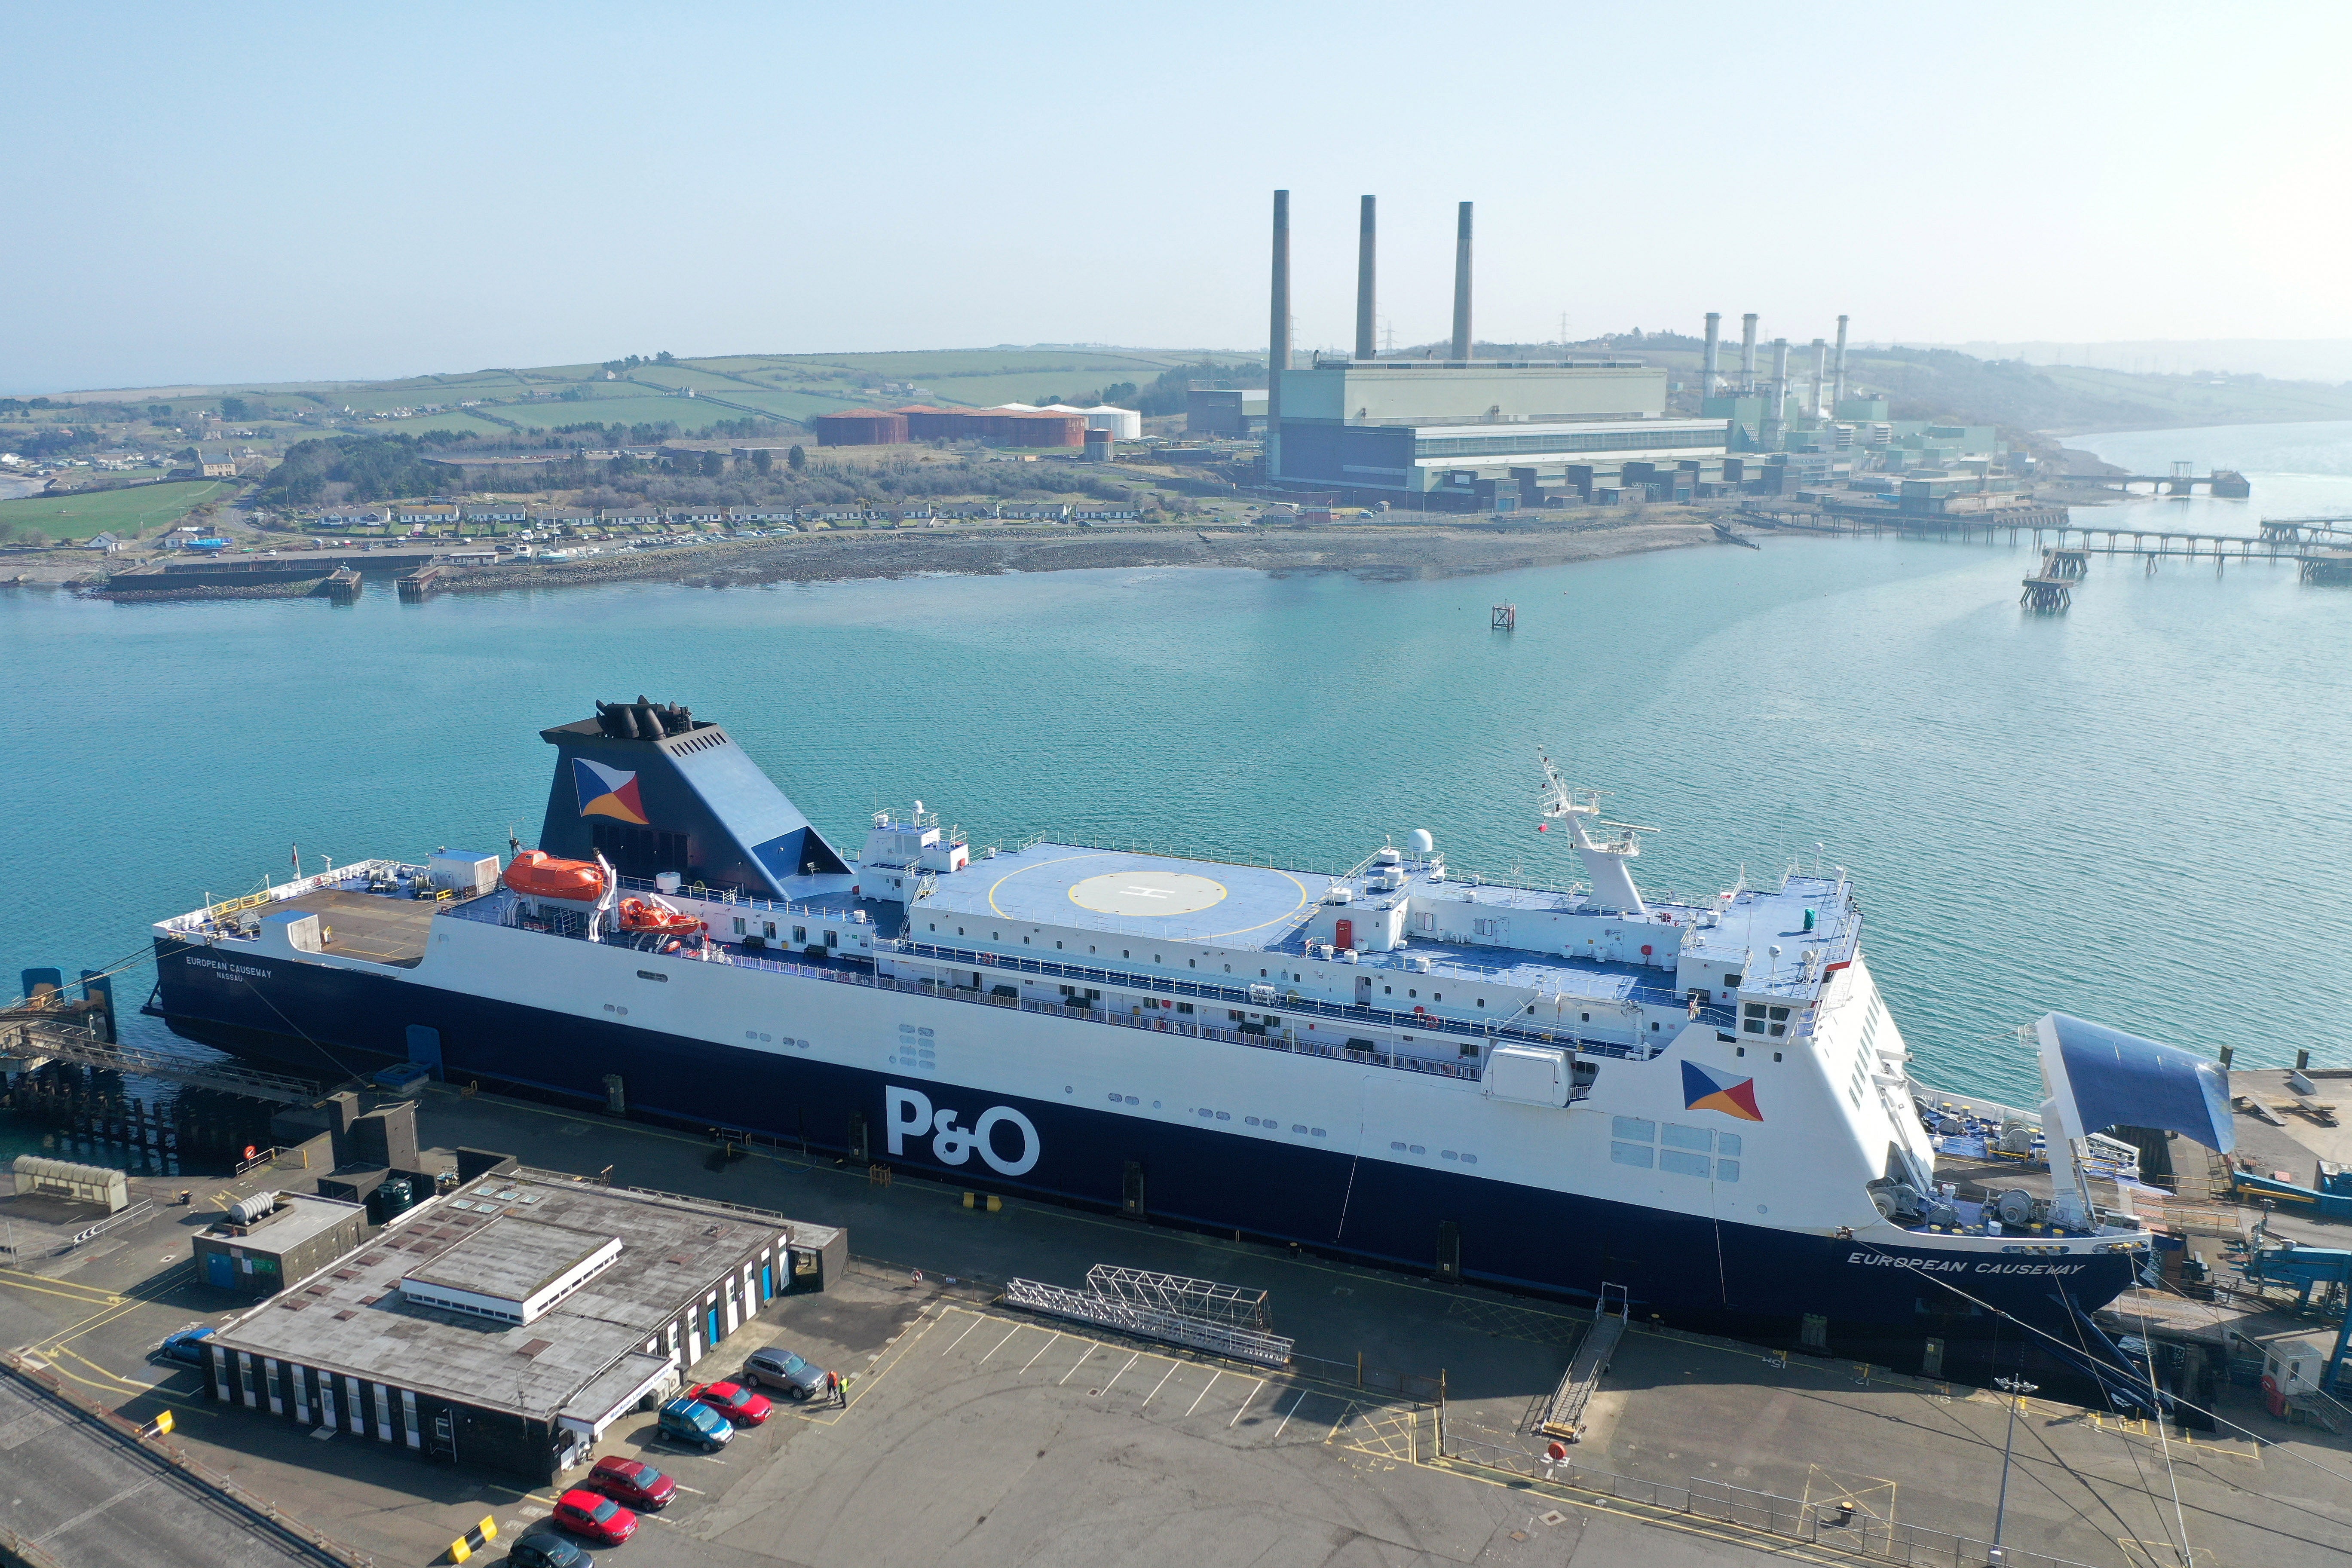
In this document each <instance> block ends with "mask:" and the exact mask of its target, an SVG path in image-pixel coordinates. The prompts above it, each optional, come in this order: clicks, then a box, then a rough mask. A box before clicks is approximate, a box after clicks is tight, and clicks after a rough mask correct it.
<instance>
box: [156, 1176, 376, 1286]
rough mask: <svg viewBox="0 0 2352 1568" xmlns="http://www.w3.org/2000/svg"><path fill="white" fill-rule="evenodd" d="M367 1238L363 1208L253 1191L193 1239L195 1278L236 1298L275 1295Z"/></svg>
mask: <svg viewBox="0 0 2352 1568" xmlns="http://www.w3.org/2000/svg"><path fill="white" fill-rule="evenodd" d="M367 1237H368V1214H367V1207H366V1205H363V1204H357V1203H347V1202H344V1201H343V1200H341V1199H339V1198H322V1197H310V1196H305V1195H304V1194H299V1193H258V1194H255V1195H254V1196H252V1197H250V1198H247V1199H245V1200H243V1201H242V1202H240V1203H237V1204H236V1205H232V1206H231V1207H230V1209H229V1211H228V1213H227V1214H226V1215H223V1216H222V1217H221V1219H220V1221H219V1223H217V1224H215V1225H214V1226H210V1227H209V1228H207V1229H205V1230H201V1231H199V1232H197V1233H196V1236H195V1238H194V1239H195V1254H196V1278H197V1279H200V1280H202V1281H203V1282H204V1283H205V1284H207V1285H210V1286H212V1287H214V1288H215V1289H221V1290H234V1291H236V1293H237V1294H239V1295H241V1296H275V1295H276V1294H278V1291H280V1290H282V1289H285V1288H286V1281H288V1280H289V1279H308V1278H309V1277H310V1276H311V1275H313V1274H316V1273H317V1272H318V1271H319V1270H320V1269H321V1268H325V1267H326V1266H327V1265H328V1264H329V1263H331V1262H332V1261H333V1260H334V1259H336V1258H341V1256H343V1254H345V1253H347V1252H350V1251H351V1250H352V1249H353V1248H354V1247H358V1246H359V1245H360V1243H362V1242H363V1241H365V1240H366V1239H367Z"/></svg>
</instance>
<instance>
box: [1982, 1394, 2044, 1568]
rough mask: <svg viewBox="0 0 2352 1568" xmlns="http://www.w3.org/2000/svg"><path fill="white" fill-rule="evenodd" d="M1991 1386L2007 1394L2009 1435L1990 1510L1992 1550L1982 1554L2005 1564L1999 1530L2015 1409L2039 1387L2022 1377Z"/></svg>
mask: <svg viewBox="0 0 2352 1568" xmlns="http://www.w3.org/2000/svg"><path fill="white" fill-rule="evenodd" d="M1992 1384H1993V1386H1994V1387H1995V1388H1998V1389H2000V1391H2001V1392H2002V1393H2003V1394H2007V1395H2009V1432H2008V1435H2007V1436H2004V1437H2002V1438H2001V1440H2000V1500H1999V1501H1997V1502H1995V1503H1994V1504H1993V1509H1992V1550H1991V1551H1990V1552H1986V1553H1985V1555H1986V1556H1987V1557H1988V1558H1990V1560H1991V1561H1992V1562H1994V1563H2006V1562H2007V1561H2008V1560H2009V1558H2008V1554H2007V1553H2006V1552H2003V1551H2002V1550H2001V1545H2000V1527H2001V1523H2002V1521H2004V1520H2005V1519H2006V1518H2007V1517H2008V1514H2009V1450H2010V1446H2011V1444H2012V1443H2013V1442H2015V1441H2016V1439H2017V1407H2018V1405H2021V1404H2022V1403H2023V1402H2024V1400H2025V1397H2026V1395H2028V1394H2039V1393H2040V1392H2041V1391H2042V1387H2041V1384H2033V1383H2028V1382H2026V1381H2025V1379H2023V1378H2021V1377H1996V1378H1994V1379H1993V1380H1992Z"/></svg>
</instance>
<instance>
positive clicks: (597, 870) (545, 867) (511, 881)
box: [505, 849, 635, 904]
mask: <svg viewBox="0 0 2352 1568" xmlns="http://www.w3.org/2000/svg"><path fill="white" fill-rule="evenodd" d="M505 880H506V884H507V886H508V887H509V888H511V889H514V890H515V891H516V892H518V893H520V894H522V895H523V896H524V897H526V898H532V899H567V900H575V901H577V902H579V903H583V904H593V903H594V902H595V901H596V900H599V899H601V898H603V897H604V868H603V867H601V866H599V865H597V864H596V863H595V862H594V861H593V860H559V859H557V858H555V857H554V856H552V855H548V854H543V853H541V851H539V850H537V849H526V850H524V851H523V852H522V853H521V854H520V855H517V856H516V857H515V858H514V859H513V861H512V862H511V863H510V864H509V866H508V867H507V870H506V879H505ZM631 901H632V902H634V901H635V900H631Z"/></svg>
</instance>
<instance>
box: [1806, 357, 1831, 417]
mask: <svg viewBox="0 0 2352 1568" xmlns="http://www.w3.org/2000/svg"><path fill="white" fill-rule="evenodd" d="M1829 378H1830V349H1829V345H1828V344H1827V343H1825V342H1822V340H1821V339H1819V338H1815V339H1814V340H1813V400H1812V402H1811V404H1809V405H1807V407H1808V408H1810V409H1811V412H1812V416H1813V417H1814V418H1816V419H1819V418H1821V417H1822V416H1823V415H1824V414H1826V413H1828V412H1829V411H1828V410H1827V409H1825V408H1823V407H1822V392H1823V391H1824V390H1825V389H1826V388H1827V387H1828V385H1829Z"/></svg>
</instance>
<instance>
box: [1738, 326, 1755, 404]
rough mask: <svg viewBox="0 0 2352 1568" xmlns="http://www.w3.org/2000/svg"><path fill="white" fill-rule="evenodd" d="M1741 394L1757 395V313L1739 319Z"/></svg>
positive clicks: (1746, 395) (1745, 395)
mask: <svg viewBox="0 0 2352 1568" xmlns="http://www.w3.org/2000/svg"><path fill="white" fill-rule="evenodd" d="M1739 393H1740V395H1741V396H1743V397H1753V396H1755V395H1756V312H1755V311H1753V310H1750V311H1748V314H1746V315H1744V316H1742V317H1740V318H1739Z"/></svg>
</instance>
